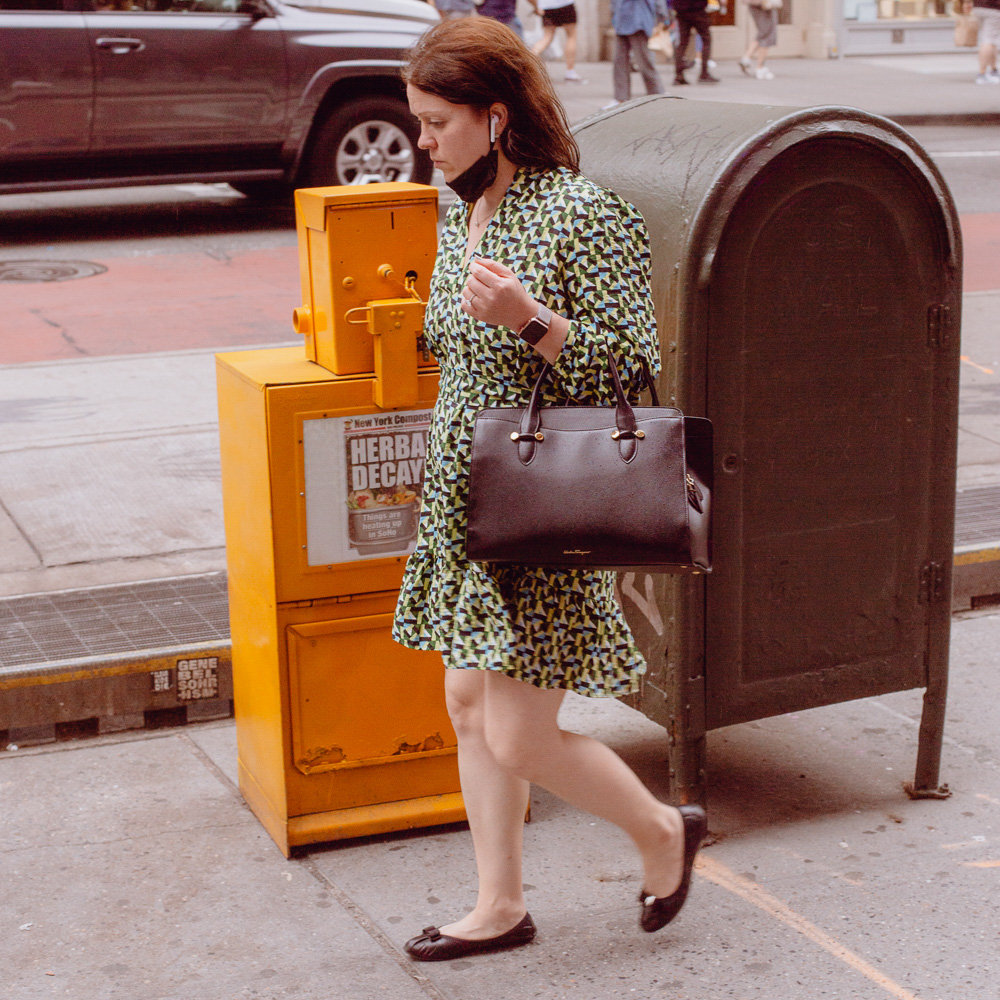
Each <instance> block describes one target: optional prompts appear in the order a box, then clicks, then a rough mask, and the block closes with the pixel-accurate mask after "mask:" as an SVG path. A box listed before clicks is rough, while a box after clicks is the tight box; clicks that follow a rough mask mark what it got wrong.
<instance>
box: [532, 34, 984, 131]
mask: <svg viewBox="0 0 1000 1000" xmlns="http://www.w3.org/2000/svg"><path fill="white" fill-rule="evenodd" d="M657 66H658V69H659V71H660V74H661V77H662V79H663V83H664V86H665V88H666V93H668V94H671V95H673V96H675V97H681V98H683V99H684V100H689V101H727V102H732V103H735V104H776V105H788V106H790V107H809V106H814V105H823V104H836V105H842V106H846V107H852V108H861V109H863V110H865V111H871V112H872V113H874V114H880V115H884V116H886V117H887V118H892V119H893V120H894V121H897V122H898V123H899V124H901V125H926V124H938V125H942V124H970V125H977V124H978V125H984V126H990V125H992V126H997V125H1000V87H996V86H977V85H976V84H975V83H974V79H975V76H976V73H977V72H978V69H977V66H978V64H977V62H976V53H975V50H972V49H970V50H968V51H966V52H962V51H958V50H956V51H955V53H949V54H935V55H905V56H904V55H900V56H868V57H862V56H853V57H851V58H848V59H828V60H823V59H773V60H770V61H769V62H768V66H769V68H770V69H771V70H772V71H773V72H774V75H775V78H774V79H773V80H755V79H750V78H749V77H747V76H745V75H744V74H743V72H742V71H741V70H740V68H739V66H738V65H737V63H736V62H734V61H723V62H721V63H719V65H718V66H717V68H716V69H715V70H713V73H714V75H715V76H717V77H718V78H719V81H720V82H719V83H716V84H699V83H698V82H697V76H698V68H697V67H696V68H695V69H692V70H688V72H687V78H688V79H689V80H690V81H691V84H690V85H689V86H686V87H677V86H673V85H672V81H673V76H674V72H673V66H672V65H666V64H663V63H658V64H657ZM563 68H564V67H563V64H562V63H557V62H552V63H549V71H550V73H551V75H552V79H553V81H554V82H555V85H556V90H557V91H558V93H559V97H560V98H561V100H562V101H563V104H564V105H565V107H566V111H567V114H568V116H569V119H570V121H578V120H580V119H581V118H584V117H586V116H588V115H591V114H594V113H595V112H596V111H598V110H600V109H601V108H602V107H603V106H604V105H605V104H607V103H608V102H609V101H610V100H612V98H613V87H612V83H611V64H610V63H586V64H580V65H579V66H578V67H577V70H578V72H579V73H580V75H581V76H582V77H583V78H584V80H585V81H586V82H585V83H569V82H566V81H564V80H563V79H562V76H563ZM645 92H646V91H645V86H644V85H643V82H642V78H641V77H640V76H639V75H638V74H637V73H633V74H632V97H641V96H644V95H645Z"/></svg>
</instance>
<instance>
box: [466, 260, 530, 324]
mask: <svg viewBox="0 0 1000 1000" xmlns="http://www.w3.org/2000/svg"><path fill="white" fill-rule="evenodd" d="M462 312H464V313H466V314H467V315H469V316H471V317H472V318H473V319H477V320H479V321H480V322H482V323H488V324H489V325H490V326H506V327H510V329H511V330H513V331H514V332H515V333H517V332H518V331H519V330H521V329H522V328H523V327H524V326H525V324H527V323H528V321H529V320H532V319H534V318H535V314H536V313H537V312H538V303H537V302H536V301H535V300H534V299H533V298H532V297H531V296H530V295H529V294H528V293H527V292H526V291H525V289H524V286H523V285H522V284H521V281H520V279H519V278H518V276H517V275H516V274H515V273H514V272H513V271H512V270H511V269H510V268H509V267H507V266H505V265H504V264H500V263H498V262H497V261H495V260H486V259H484V258H482V257H474V258H473V259H472V264H471V265H470V267H469V280H468V281H467V282H466V283H465V288H463V289H462Z"/></svg>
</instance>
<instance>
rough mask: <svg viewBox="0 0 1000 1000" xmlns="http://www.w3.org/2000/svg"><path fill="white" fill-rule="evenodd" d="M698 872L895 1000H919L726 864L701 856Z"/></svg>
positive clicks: (698, 862) (698, 861) (697, 864)
mask: <svg viewBox="0 0 1000 1000" xmlns="http://www.w3.org/2000/svg"><path fill="white" fill-rule="evenodd" d="M695 869H696V870H697V871H698V873H699V874H700V875H701V876H702V877H703V878H706V879H708V881H709V882H713V883H714V884H715V885H717V886H719V887H720V888H723V889H726V890H728V891H729V892H731V893H733V894H735V895H737V896H739V897H740V898H741V899H745V900H746V901H747V902H748V903H752V904H753V905H754V906H756V907H758V908H759V909H761V910H763V911H764V912H765V913H768V914H770V915H771V916H772V917H774V918H775V920H780V921H781V922H782V923H783V924H787V925H788V926H789V927H791V928H792V930H795V931H798V932H799V934H801V935H803V936H804V937H807V938H809V940H810V941H813V942H815V943H816V944H818V945H819V946H820V947H821V948H823V949H825V950H826V951H828V952H829V953H830V954H831V955H833V956H834V957H836V958H839V959H840V960H841V961H842V962H844V963H845V964H847V965H849V966H850V967H851V968H852V969H854V970H855V971H856V972H860V973H861V975H863V976H865V977H866V978H868V979H870V980H871V981H872V982H873V983H875V984H876V985H877V986H881V987H882V989H884V990H885V991H886V993H888V994H889V995H890V996H892V997H895V998H896V1000H920V998H919V997H918V996H917V995H916V994H915V993H911V992H910V991H909V990H907V989H904V988H903V987H902V986H900V985H899V984H898V983H895V982H893V981H892V980H891V979H890V978H889V977H888V976H886V975H883V973H881V972H879V971H878V969H876V968H875V966H873V965H870V964H869V963H868V962H866V961H865V960H864V959H863V958H861V957H860V956H859V955H855V954H854V952H853V951H851V950H850V949H848V948H845V947H844V946H843V945H842V944H841V943H840V942H839V941H837V940H836V939H835V938H833V937H831V936H830V935H829V934H827V933H826V932H825V931H821V930H820V929H819V928H818V927H817V926H816V925H815V924H813V923H810V922H809V921H808V920H806V918H805V917H802V916H800V915H799V914H798V913H796V912H795V911H794V910H793V909H791V907H789V906H788V905H787V904H786V903H783V902H782V901H781V900H780V899H778V898H777V897H776V896H772V895H771V894H770V893H769V892H767V891H765V890H764V889H762V888H761V887H760V886H759V885H757V883H756V882H751V881H750V880H749V879H746V878H743V877H741V876H740V875H737V874H736V873H735V872H733V871H730V869H728V868H727V867H726V866H725V865H724V864H722V863H721V862H719V861H716V860H715V858H708V857H705V855H704V854H701V855H699V857H698V860H697V861H696V862H695Z"/></svg>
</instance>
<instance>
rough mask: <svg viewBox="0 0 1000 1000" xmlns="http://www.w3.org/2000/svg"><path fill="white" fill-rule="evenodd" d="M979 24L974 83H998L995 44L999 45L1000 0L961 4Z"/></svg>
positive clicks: (977, 0)
mask: <svg viewBox="0 0 1000 1000" xmlns="http://www.w3.org/2000/svg"><path fill="white" fill-rule="evenodd" d="M963 6H964V7H965V9H966V12H968V11H969V10H971V12H972V15H973V16H974V17H975V19H976V22H977V24H978V25H979V76H977V77H976V83H1000V73H998V72H997V46H998V45H1000V0H975V2H974V3H970V2H968V0H966V3H965V4H964V5H963Z"/></svg>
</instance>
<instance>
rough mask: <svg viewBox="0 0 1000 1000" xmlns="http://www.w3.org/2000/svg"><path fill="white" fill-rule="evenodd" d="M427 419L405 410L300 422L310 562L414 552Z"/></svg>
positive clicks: (426, 412) (420, 413) (427, 415)
mask: <svg viewBox="0 0 1000 1000" xmlns="http://www.w3.org/2000/svg"><path fill="white" fill-rule="evenodd" d="M430 418H431V411H430V410H404V411H397V412H387V413H367V414H362V415H360V416H352V417H324V418H322V419H317V420H304V421H303V422H302V447H303V461H304V463H305V485H306V489H305V494H306V496H305V500H306V548H307V561H308V564H309V565H310V566H321V565H324V564H327V565H328V564H332V563H342V562H351V561H353V560H357V559H366V558H384V557H385V556H391V555H408V554H409V553H410V552H412V551H413V548H414V542H415V540H416V537H417V520H418V518H419V516H420V500H421V492H422V486H423V480H424V461H425V458H426V455H427V428H428V426H429V425H430Z"/></svg>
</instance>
